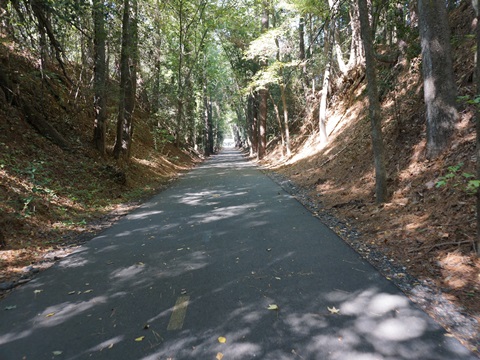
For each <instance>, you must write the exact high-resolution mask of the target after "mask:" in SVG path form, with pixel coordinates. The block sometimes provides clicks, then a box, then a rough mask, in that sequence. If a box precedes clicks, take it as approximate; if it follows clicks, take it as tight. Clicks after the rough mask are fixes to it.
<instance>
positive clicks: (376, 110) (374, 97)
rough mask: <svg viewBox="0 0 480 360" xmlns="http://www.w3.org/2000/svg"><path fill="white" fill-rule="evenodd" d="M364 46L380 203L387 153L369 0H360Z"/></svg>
mask: <svg viewBox="0 0 480 360" xmlns="http://www.w3.org/2000/svg"><path fill="white" fill-rule="evenodd" d="M358 8H359V15H360V24H361V35H362V40H363V48H364V50H365V66H366V75H367V82H368V84H367V91H368V99H369V109H368V110H369V115H370V122H371V129H372V130H371V133H372V147H373V157H374V162H375V195H376V202H377V203H378V204H380V203H383V202H385V201H386V199H387V182H386V178H387V176H386V173H387V172H386V169H385V155H384V145H383V136H382V125H381V114H380V102H379V100H378V88H377V75H376V72H375V59H374V56H373V41H372V33H371V30H370V23H369V20H368V7H367V0H358Z"/></svg>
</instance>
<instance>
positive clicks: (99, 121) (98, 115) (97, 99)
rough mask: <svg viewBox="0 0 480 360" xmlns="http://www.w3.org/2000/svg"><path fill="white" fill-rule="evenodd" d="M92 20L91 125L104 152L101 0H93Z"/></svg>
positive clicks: (104, 72) (99, 146)
mask: <svg viewBox="0 0 480 360" xmlns="http://www.w3.org/2000/svg"><path fill="white" fill-rule="evenodd" d="M92 12H93V22H94V47H95V55H94V56H95V60H94V61H95V67H94V80H93V87H94V98H93V107H94V113H95V120H94V125H93V142H94V144H95V147H96V148H97V150H98V151H99V152H100V153H101V154H102V155H104V154H105V133H106V124H107V99H106V62H105V40H106V36H107V34H106V32H105V10H104V6H103V2H102V1H100V0H94V1H93V7H92Z"/></svg>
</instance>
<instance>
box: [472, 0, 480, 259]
mask: <svg viewBox="0 0 480 360" xmlns="http://www.w3.org/2000/svg"><path fill="white" fill-rule="evenodd" d="M472 5H473V8H474V9H475V13H476V17H477V27H476V29H475V33H476V37H477V54H476V55H477V57H476V61H477V64H476V72H475V75H476V79H475V82H476V85H477V96H480V23H479V21H480V9H479V5H480V4H479V0H472ZM475 116H476V119H475V123H476V132H477V134H476V155H477V164H476V165H477V169H476V170H477V171H476V172H477V174H476V175H477V176H476V178H477V180H480V106H479V105H478V104H477V107H476V114H475ZM475 250H476V252H477V255H478V256H480V187H479V188H477V234H476V240H475Z"/></svg>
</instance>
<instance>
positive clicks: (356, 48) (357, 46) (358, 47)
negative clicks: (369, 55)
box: [347, 0, 370, 69]
mask: <svg viewBox="0 0 480 360" xmlns="http://www.w3.org/2000/svg"><path fill="white" fill-rule="evenodd" d="M350 28H351V31H352V42H351V45H350V58H349V60H348V64H347V68H348V69H352V68H354V67H355V66H357V65H358V64H363V63H364V61H365V56H364V49H363V46H362V37H361V34H360V33H361V30H360V28H361V25H360V16H359V11H358V4H357V2H356V0H353V1H352V4H351V7H350ZM369 28H370V25H369Z"/></svg>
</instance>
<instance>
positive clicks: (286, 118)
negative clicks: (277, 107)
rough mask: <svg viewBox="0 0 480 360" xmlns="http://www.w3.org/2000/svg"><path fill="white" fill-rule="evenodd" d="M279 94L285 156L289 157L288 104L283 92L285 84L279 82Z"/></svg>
mask: <svg viewBox="0 0 480 360" xmlns="http://www.w3.org/2000/svg"><path fill="white" fill-rule="evenodd" d="M280 96H281V97H282V106H283V122H284V124H285V147H286V149H287V157H290V155H292V151H291V149H290V130H289V128H288V106H287V95H286V94H285V84H280Z"/></svg>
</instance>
